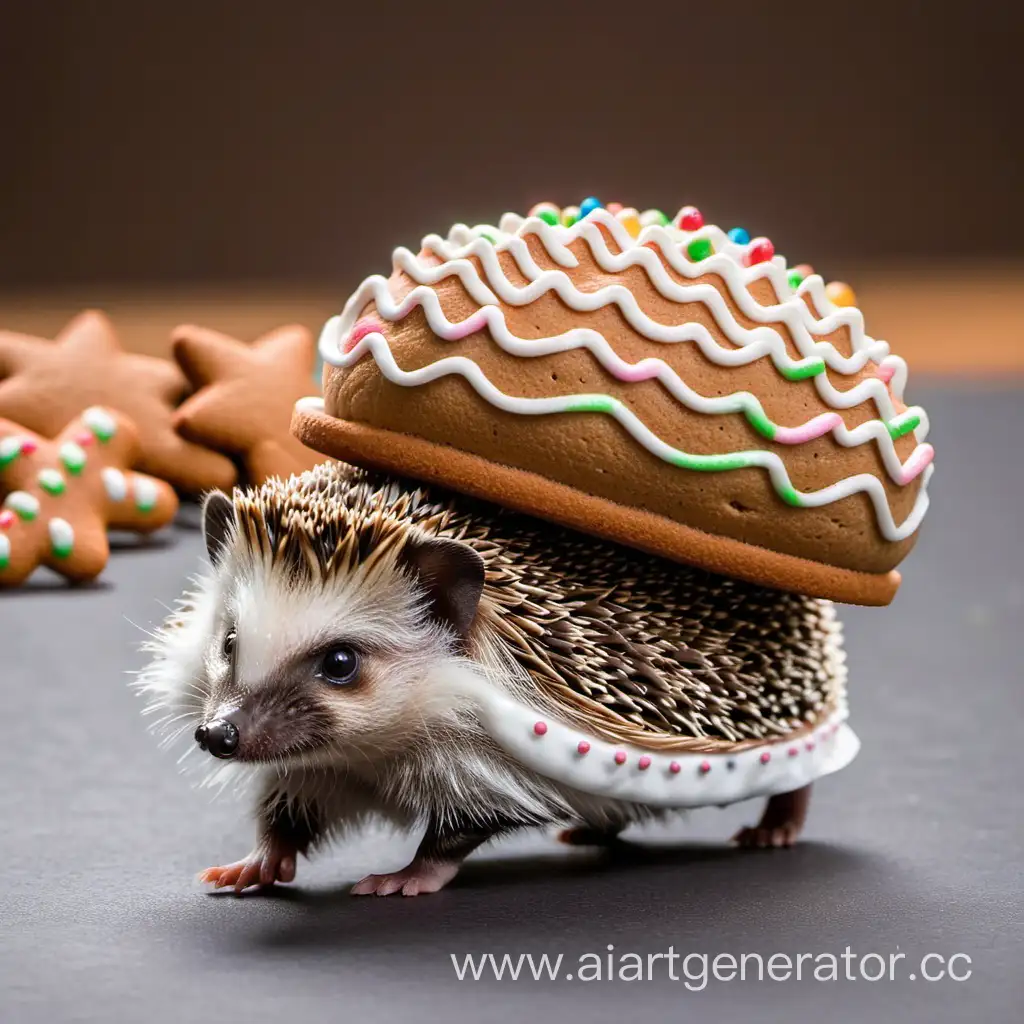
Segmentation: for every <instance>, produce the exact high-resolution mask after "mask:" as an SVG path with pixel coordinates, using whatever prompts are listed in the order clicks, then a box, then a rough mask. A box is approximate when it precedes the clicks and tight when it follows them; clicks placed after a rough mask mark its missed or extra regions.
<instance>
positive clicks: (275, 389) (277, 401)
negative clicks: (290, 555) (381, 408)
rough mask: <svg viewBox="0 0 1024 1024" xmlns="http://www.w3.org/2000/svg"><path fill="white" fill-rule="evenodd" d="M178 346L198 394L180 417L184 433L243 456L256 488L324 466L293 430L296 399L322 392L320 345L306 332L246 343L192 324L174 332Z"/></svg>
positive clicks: (280, 331)
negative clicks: (317, 373)
mask: <svg viewBox="0 0 1024 1024" xmlns="http://www.w3.org/2000/svg"><path fill="white" fill-rule="evenodd" d="M173 349H174V357H175V359H177V360H178V365H179V366H180V367H181V369H182V370H183V371H184V373H185V375H186V376H187V377H188V379H189V381H190V382H191V383H192V386H193V387H194V388H195V389H196V393H195V394H194V395H192V397H191V398H189V399H188V400H187V401H186V402H185V403H184V404H183V405H182V406H181V407H180V408H179V409H178V410H177V412H175V414H174V425H175V427H176V428H177V429H178V431H179V432H180V433H181V434H182V436H184V437H187V438H189V439H190V440H192V441H196V442H198V443H200V444H204V445H208V446H209V447H210V448H214V449H217V450H219V451H223V452H227V453H229V454H231V455H236V456H239V457H241V459H242V461H243V462H244V464H245V468H246V472H247V473H248V476H249V478H250V480H251V481H252V482H253V483H257V484H261V483H263V482H264V481H265V480H267V479H269V478H270V477H273V476H276V477H282V478H287V477H289V476H291V475H292V474H293V473H301V472H303V471H304V470H307V469H310V468H311V467H313V466H315V465H316V464H317V463H318V462H323V461H324V457H323V456H322V455H320V454H319V453H317V452H314V451H312V450H311V449H310V448H307V447H306V446H305V445H304V444H302V442H301V441H299V440H297V439H296V438H295V437H293V436H292V433H291V431H290V430H289V424H290V422H291V415H292V407H293V406H294V404H295V402H296V401H297V400H298V399H300V398H302V397H303V396H305V395H309V394H310V393H311V392H313V391H314V390H316V389H315V388H314V386H313V368H314V364H315V360H316V345H315V344H314V341H313V336H312V335H311V334H310V332H309V331H308V330H306V328H305V327H297V326H291V327H279V328H277V330H274V331H271V332H270V333H269V334H265V335H263V337H261V338H257V339H256V341H254V342H252V344H250V345H247V344H245V343H244V342H242V341H239V340H237V339H236V338H230V337H228V336H227V335H225V334H219V333H218V332H217V331H211V330H208V329H206V328H204V327H194V326H191V325H188V326H183V327H179V328H178V329H177V330H176V331H175V332H174V334H173Z"/></svg>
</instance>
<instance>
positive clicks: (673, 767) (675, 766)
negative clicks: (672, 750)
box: [668, 761, 683, 775]
mask: <svg viewBox="0 0 1024 1024" xmlns="http://www.w3.org/2000/svg"><path fill="white" fill-rule="evenodd" d="M668 770H669V771H670V772H671V773H672V774H673V775H678V774H679V773H680V772H681V771H682V770H683V766H682V765H681V764H680V763H679V762H678V761H673V762H672V763H671V764H669V766H668Z"/></svg>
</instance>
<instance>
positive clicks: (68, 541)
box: [48, 518, 75, 558]
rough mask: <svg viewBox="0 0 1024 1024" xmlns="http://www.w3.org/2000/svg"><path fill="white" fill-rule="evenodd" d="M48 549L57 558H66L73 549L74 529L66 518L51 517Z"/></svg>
mask: <svg viewBox="0 0 1024 1024" xmlns="http://www.w3.org/2000/svg"><path fill="white" fill-rule="evenodd" d="M48 530H49V533H50V549H51V550H52V551H53V553H54V554H55V555H56V556H57V557H58V558H67V557H68V555H70V554H71V552H72V551H74V549H75V531H74V529H73V528H72V526H71V524H70V523H69V522H68V521H67V520H66V519H56V518H55V519H51V520H50V522H49V526H48Z"/></svg>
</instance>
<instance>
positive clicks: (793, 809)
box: [732, 786, 811, 850]
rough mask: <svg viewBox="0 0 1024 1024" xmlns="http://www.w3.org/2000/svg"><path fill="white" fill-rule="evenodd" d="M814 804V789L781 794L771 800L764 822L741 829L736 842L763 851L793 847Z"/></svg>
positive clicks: (767, 806)
mask: <svg viewBox="0 0 1024 1024" xmlns="http://www.w3.org/2000/svg"><path fill="white" fill-rule="evenodd" d="M810 803H811V787H810V786H804V787H803V788H802V789H794V790H792V792H789V793H778V794H776V795H775V796H773V797H771V798H770V799H769V800H768V803H767V805H766V806H765V809H764V814H762V815H761V820H760V821H759V822H758V823H757V824H756V825H753V826H747V827H746V828H741V829H740V830H739V832H737V833H736V835H734V836H733V837H732V841H733V842H734V843H736V844H737V846H743V847H747V848H748V849H759V850H767V849H771V848H773V847H780V846H793V845H794V844H795V843H796V841H797V840H798V839H799V838H800V833H801V832H802V831H803V827H804V822H805V821H806V820H807V808H808V807H809V806H810Z"/></svg>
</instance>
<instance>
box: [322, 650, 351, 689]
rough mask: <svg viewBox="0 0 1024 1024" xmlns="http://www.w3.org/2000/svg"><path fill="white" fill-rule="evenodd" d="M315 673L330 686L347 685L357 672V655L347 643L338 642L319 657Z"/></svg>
mask: <svg viewBox="0 0 1024 1024" xmlns="http://www.w3.org/2000/svg"><path fill="white" fill-rule="evenodd" d="M317 674H318V675H320V676H321V677H323V679H325V680H326V681H327V682H328V683H330V684H331V685H332V686H347V685H348V684H349V683H351V682H354V681H355V678H356V676H357V675H358V674H359V655H358V654H357V653H356V652H355V651H354V650H353V649H352V648H351V647H349V646H348V644H338V645H337V647H332V648H331V649H330V650H329V651H328V652H327V653H326V654H325V655H324V656H323V657H322V658H321V659H320V669H319V672H318V673H317Z"/></svg>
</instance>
